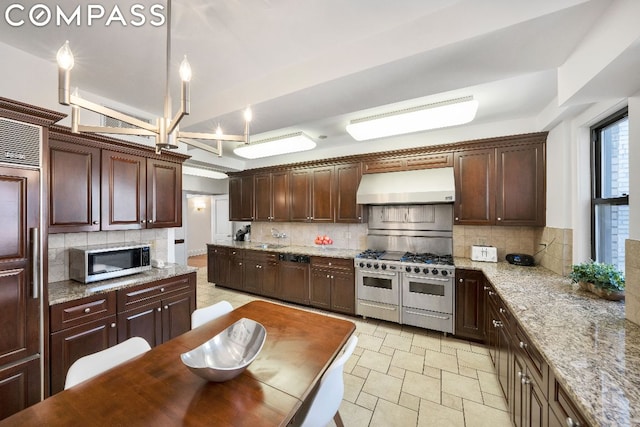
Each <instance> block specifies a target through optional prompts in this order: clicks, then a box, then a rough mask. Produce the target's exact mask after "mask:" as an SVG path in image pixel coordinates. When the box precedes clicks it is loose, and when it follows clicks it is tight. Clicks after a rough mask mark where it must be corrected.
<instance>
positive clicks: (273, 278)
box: [260, 261, 278, 297]
mask: <svg viewBox="0 0 640 427" xmlns="http://www.w3.org/2000/svg"><path fill="white" fill-rule="evenodd" d="M262 266H263V268H262V271H261V274H262V290H261V292H260V293H261V294H262V295H268V296H274V297H275V296H277V294H278V262H276V261H266V262H264V263H263V264H262Z"/></svg>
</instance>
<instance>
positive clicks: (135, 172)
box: [102, 150, 147, 230]
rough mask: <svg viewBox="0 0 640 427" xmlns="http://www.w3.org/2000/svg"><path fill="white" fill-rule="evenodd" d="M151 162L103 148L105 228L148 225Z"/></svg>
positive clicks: (129, 227) (103, 223)
mask: <svg viewBox="0 0 640 427" xmlns="http://www.w3.org/2000/svg"><path fill="white" fill-rule="evenodd" d="M146 173H147V161H146V159H145V158H144V157H142V156H134V155H130V154H124V153H120V152H117V151H109V150H102V230H130V229H141V228H145V225H146V221H147V191H146V176H147V175H146Z"/></svg>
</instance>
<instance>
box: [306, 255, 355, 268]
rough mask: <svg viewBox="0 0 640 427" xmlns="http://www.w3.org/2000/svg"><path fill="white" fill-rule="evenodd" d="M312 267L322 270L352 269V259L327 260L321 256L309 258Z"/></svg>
mask: <svg viewBox="0 0 640 427" xmlns="http://www.w3.org/2000/svg"><path fill="white" fill-rule="evenodd" d="M311 266H312V267H323V268H327V267H329V268H348V269H353V259H350V258H327V257H321V256H313V257H311Z"/></svg>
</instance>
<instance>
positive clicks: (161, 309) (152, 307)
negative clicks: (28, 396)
mask: <svg viewBox="0 0 640 427" xmlns="http://www.w3.org/2000/svg"><path fill="white" fill-rule="evenodd" d="M195 308H196V273H195V272H193V273H188V274H185V275H181V276H176V277H170V278H167V279H162V280H158V281H154V282H150V283H145V284H142V285H137V286H133V287H130V288H125V289H119V290H117V291H111V292H107V293H103V294H97V295H93V296H90V297H86V298H81V299H78V300H73V301H68V302H65V303H61V304H56V305H53V306H51V307H50V325H51V336H50V378H51V386H50V392H51V394H55V393H57V392H59V391H62V390H63V389H64V382H65V378H66V375H67V371H68V370H69V367H70V366H71V365H72V364H73V362H75V361H76V360H78V359H79V358H81V357H83V356H86V355H89V354H92V353H95V352H98V351H101V350H104V349H106V348H108V347H111V346H113V345H115V344H117V343H119V342H122V341H125V340H127V339H128V338H131V337H133V336H140V337H142V338H144V339H146V340H147V341H148V342H149V344H150V345H151V346H155V345H158V344H160V343H162V342H165V341H168V340H170V339H172V338H174V337H176V336H178V335H181V334H183V333H185V332H187V331H189V330H190V329H191V313H192V312H193V311H194V310H195Z"/></svg>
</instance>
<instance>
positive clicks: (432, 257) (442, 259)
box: [400, 252, 453, 265]
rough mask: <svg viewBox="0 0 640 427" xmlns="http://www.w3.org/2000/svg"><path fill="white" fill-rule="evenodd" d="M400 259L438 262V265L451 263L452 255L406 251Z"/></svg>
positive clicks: (427, 262) (430, 262)
mask: <svg viewBox="0 0 640 427" xmlns="http://www.w3.org/2000/svg"><path fill="white" fill-rule="evenodd" d="M400 261H403V262H411V263H416V264H420V263H424V264H440V265H453V256H451V255H436V254H432V253H429V252H425V253H420V254H416V253H412V252H406V253H405V254H404V255H403V256H402V258H401V259H400Z"/></svg>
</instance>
